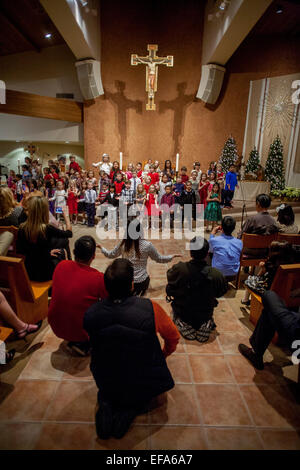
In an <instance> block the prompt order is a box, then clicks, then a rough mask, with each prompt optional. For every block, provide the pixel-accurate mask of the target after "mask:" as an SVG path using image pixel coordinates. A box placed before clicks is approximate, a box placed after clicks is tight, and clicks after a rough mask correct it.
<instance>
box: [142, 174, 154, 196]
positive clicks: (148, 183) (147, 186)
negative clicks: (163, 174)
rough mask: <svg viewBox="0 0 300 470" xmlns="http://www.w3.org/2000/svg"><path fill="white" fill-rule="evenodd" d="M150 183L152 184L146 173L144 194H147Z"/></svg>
mask: <svg viewBox="0 0 300 470" xmlns="http://www.w3.org/2000/svg"><path fill="white" fill-rule="evenodd" d="M151 184H152V183H151V177H150V175H148V176H146V178H145V184H144V188H145V191H146V194H148V192H149V188H150V186H151Z"/></svg>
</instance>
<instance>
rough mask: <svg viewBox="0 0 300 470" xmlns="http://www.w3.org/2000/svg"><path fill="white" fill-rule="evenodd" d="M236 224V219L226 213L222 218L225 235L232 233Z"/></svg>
mask: <svg viewBox="0 0 300 470" xmlns="http://www.w3.org/2000/svg"><path fill="white" fill-rule="evenodd" d="M235 226H236V221H235V220H234V218H233V217H231V215H226V216H225V217H223V219H222V229H223V232H224V233H225V235H231V234H232V232H233V231H234V229H235Z"/></svg>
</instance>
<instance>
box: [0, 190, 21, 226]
mask: <svg viewBox="0 0 300 470" xmlns="http://www.w3.org/2000/svg"><path fill="white" fill-rule="evenodd" d="M16 205H17V203H16V202H15V200H14V196H13V193H12V192H11V190H10V189H9V188H8V187H0V219H4V217H8V216H9V215H10V214H11V213H12V212H13V210H14V208H15V207H16Z"/></svg>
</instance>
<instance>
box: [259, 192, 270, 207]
mask: <svg viewBox="0 0 300 470" xmlns="http://www.w3.org/2000/svg"><path fill="white" fill-rule="evenodd" d="M256 204H259V205H260V207H262V208H263V209H268V208H269V207H270V205H271V198H270V196H268V194H259V195H258V196H257V197H256Z"/></svg>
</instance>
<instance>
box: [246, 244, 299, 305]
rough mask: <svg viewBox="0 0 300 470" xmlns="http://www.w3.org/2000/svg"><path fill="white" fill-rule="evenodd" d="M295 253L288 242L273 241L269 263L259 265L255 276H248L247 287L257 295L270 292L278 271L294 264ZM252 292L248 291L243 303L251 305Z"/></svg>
mask: <svg viewBox="0 0 300 470" xmlns="http://www.w3.org/2000/svg"><path fill="white" fill-rule="evenodd" d="M294 263H295V252H294V250H293V247H292V245H290V243H288V242H277V241H273V242H272V243H271V245H270V248H269V256H268V258H267V261H265V262H264V261H262V262H261V263H260V264H259V271H258V273H257V275H255V276H248V279H247V280H246V281H245V285H246V286H247V287H249V289H251V290H253V291H254V292H255V293H257V294H259V295H262V294H263V293H264V292H265V291H266V290H270V288H271V285H272V283H273V280H274V278H275V275H276V272H277V269H278V268H279V266H280V265H282V264H294ZM250 294H251V291H250V290H248V289H246V290H245V295H244V298H243V300H242V301H241V303H242V304H243V305H248V306H249V305H250V300H249V297H250Z"/></svg>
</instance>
